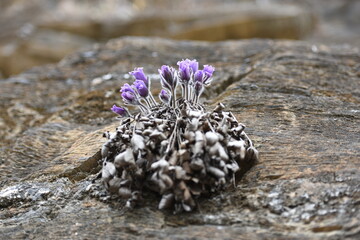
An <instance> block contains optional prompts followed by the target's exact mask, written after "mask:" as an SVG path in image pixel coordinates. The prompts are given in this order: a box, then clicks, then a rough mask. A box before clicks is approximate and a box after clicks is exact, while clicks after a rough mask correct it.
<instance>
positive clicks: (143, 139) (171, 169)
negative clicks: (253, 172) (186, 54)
mask: <svg viewBox="0 0 360 240" xmlns="http://www.w3.org/2000/svg"><path fill="white" fill-rule="evenodd" d="M183 62H185V63H187V65H186V66H185V67H187V69H185V70H188V73H189V77H188V78H187V79H188V81H184V74H183V75H182V73H183V72H182V70H183V69H184V65H181V63H183ZM193 62H196V61H195V60H192V61H190V60H188V59H187V60H183V61H181V62H179V63H180V64H179V71H175V70H174V69H172V68H171V67H169V69H170V71H172V74H173V75H172V76H171V79H169V78H170V77H169V76H170V75H166V72H165V74H162V73H164V72H162V71H161V70H162V69H163V67H164V66H163V67H162V69H161V70H159V72H160V77H161V81H162V85H163V87H164V88H165V90H163V91H166V92H163V91H162V93H160V96H159V98H160V99H161V100H162V103H160V104H158V103H157V102H156V101H155V99H154V98H153V97H152V96H151V95H149V94H151V93H149V92H147V94H142V93H141V91H142V90H143V89H139V87H137V86H140V84H138V85H136V84H134V85H133V86H130V87H131V89H129V88H127V87H128V86H129V85H127V86H125V87H123V88H122V93H124V92H125V93H129V94H133V96H130V95H129V94H127V95H126V94H122V96H123V100H124V102H125V103H127V104H129V103H130V101H133V99H135V101H133V102H132V103H133V105H138V106H139V109H140V111H141V112H140V113H138V114H137V115H135V116H132V115H130V113H129V112H128V111H127V110H126V109H125V108H120V107H117V106H114V107H113V108H112V110H113V111H114V112H115V113H117V114H118V115H120V116H121V117H122V120H121V123H120V126H119V127H117V128H116V131H115V132H111V133H110V132H106V133H105V134H104V136H105V137H106V138H107V139H108V140H107V142H106V143H105V144H104V145H103V147H102V151H101V153H102V161H103V168H102V172H101V176H102V180H103V183H104V186H105V188H106V189H107V190H108V191H109V192H110V193H111V194H115V195H118V196H120V197H122V198H125V199H127V202H126V206H128V207H134V206H135V205H137V204H138V203H139V202H140V199H141V198H142V197H141V195H142V192H143V191H144V190H150V191H154V192H157V193H158V194H159V195H161V200H160V201H159V204H158V208H159V209H166V208H169V209H173V210H174V212H176V213H177V212H181V211H187V212H188V211H192V210H194V209H195V208H196V207H197V204H196V202H197V201H196V199H197V198H199V197H200V196H205V195H207V196H208V195H209V194H211V193H212V194H213V193H217V192H219V191H222V190H224V189H226V188H227V187H229V186H233V185H235V182H236V179H235V176H236V173H237V172H238V171H240V168H241V166H244V165H249V164H251V163H254V162H256V161H257V159H258V152H257V150H256V149H255V148H254V146H253V143H252V141H251V140H250V139H249V137H248V136H247V135H246V133H245V132H244V128H245V126H244V125H243V124H241V123H239V122H238V121H237V120H236V118H235V116H234V115H233V114H232V113H231V112H227V111H224V105H222V104H221V103H220V104H218V105H217V106H216V108H215V109H214V110H213V111H209V112H207V111H206V110H205V108H204V107H203V106H202V105H201V104H199V103H198V98H199V96H200V94H198V93H199V92H197V91H196V87H195V85H196V81H197V80H201V82H200V83H201V84H202V85H201V87H204V86H206V84H205V83H206V82H205V81H204V79H205V78H207V76H209V74H208V75H206V72H205V69H206V66H207V65H205V66H204V70H198V69H197V68H192V66H191V63H193ZM196 63H197V62H196ZM166 67H168V66H166ZM181 67H183V68H181ZM199 71H203V72H202V74H203V76H202V78H199V79H196V74H197V73H198V72H199ZM139 72H140V73H141V74H142V75H141V74H140V75H139V74H138V73H139ZM212 72H213V71H212ZM212 72H211V75H212ZM131 74H132V75H133V76H134V77H135V78H136V79H137V80H136V81H139V78H142V79H146V80H149V79H148V78H147V77H146V76H145V75H144V74H143V72H142V69H135V71H134V72H131ZM211 75H210V77H211ZM166 77H169V78H168V79H166ZM185 77H186V76H185ZM207 80H209V78H208V79H207ZM136 81H135V82H136ZM164 81H167V82H166V83H169V82H170V81H172V82H170V84H166V83H164ZM174 81H176V84H173V82H174ZM144 83H146V82H145V81H144ZM178 83H180V84H181V87H182V93H183V95H182V97H180V98H178V99H175V92H176V91H175V90H176V86H177V84H178ZM171 84H173V85H172V86H171ZM142 86H146V85H142ZM149 87H150V84H149V81H148V84H147V86H146V89H147V90H149ZM125 89H127V91H125ZM161 94H162V95H163V96H161ZM141 95H143V96H141ZM124 96H125V97H124ZM127 98H129V99H130V101H129V99H127ZM142 98H143V99H142ZM141 101H143V102H144V104H141V105H140V104H139V103H141Z"/></svg>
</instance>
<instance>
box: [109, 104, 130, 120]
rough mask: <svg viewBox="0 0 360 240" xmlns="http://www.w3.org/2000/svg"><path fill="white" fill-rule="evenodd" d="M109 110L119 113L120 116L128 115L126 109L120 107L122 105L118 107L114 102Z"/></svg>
mask: <svg viewBox="0 0 360 240" xmlns="http://www.w3.org/2000/svg"><path fill="white" fill-rule="evenodd" d="M111 111H113V112H114V113H116V114H119V115H120V116H121V117H126V116H127V115H128V112H127V111H126V109H124V108H122V107H118V106H116V105H115V104H114V106H112V108H111Z"/></svg>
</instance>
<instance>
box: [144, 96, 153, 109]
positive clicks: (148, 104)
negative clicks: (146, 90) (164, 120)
mask: <svg viewBox="0 0 360 240" xmlns="http://www.w3.org/2000/svg"><path fill="white" fill-rule="evenodd" d="M144 100H145V102H146V105H147V106H148V108H152V107H153V106H152V104H151V102H150V101H149V100H148V99H147V98H144Z"/></svg>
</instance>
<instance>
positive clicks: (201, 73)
mask: <svg viewBox="0 0 360 240" xmlns="http://www.w3.org/2000/svg"><path fill="white" fill-rule="evenodd" d="M204 77H205V73H204V71H203V70H198V71H196V72H195V74H194V81H195V83H196V82H200V83H202V82H203V81H204Z"/></svg>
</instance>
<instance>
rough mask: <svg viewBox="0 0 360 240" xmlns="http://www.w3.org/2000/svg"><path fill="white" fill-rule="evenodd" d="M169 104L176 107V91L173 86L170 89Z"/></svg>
mask: <svg viewBox="0 0 360 240" xmlns="http://www.w3.org/2000/svg"><path fill="white" fill-rule="evenodd" d="M171 106H172V107H173V108H175V107H176V91H175V88H173V89H171Z"/></svg>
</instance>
